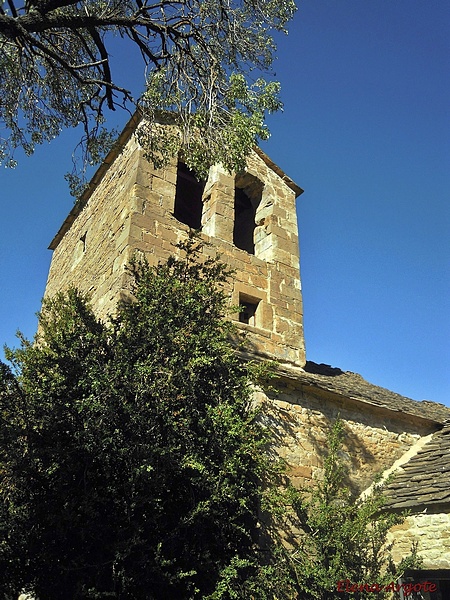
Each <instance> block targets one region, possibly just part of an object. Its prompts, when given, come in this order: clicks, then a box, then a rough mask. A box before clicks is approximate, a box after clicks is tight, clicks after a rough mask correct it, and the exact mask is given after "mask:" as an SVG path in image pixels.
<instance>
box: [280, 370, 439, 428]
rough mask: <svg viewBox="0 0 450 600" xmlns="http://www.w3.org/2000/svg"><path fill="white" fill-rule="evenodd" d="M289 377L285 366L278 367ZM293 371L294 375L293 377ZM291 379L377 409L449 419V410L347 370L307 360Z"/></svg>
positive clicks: (432, 419) (437, 420)
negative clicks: (388, 388) (379, 384)
mask: <svg viewBox="0 0 450 600" xmlns="http://www.w3.org/2000/svg"><path fill="white" fill-rule="evenodd" d="M284 370H285V371H286V375H287V376H289V374H288V373H289V371H290V369H289V367H286V369H283V368H281V369H280V372H281V373H283V371H284ZM294 371H295V374H294ZM290 376H291V377H292V378H294V377H295V378H296V379H297V380H298V381H299V382H300V383H301V384H302V385H304V386H308V387H312V388H317V389H319V390H324V391H327V392H330V393H333V394H338V395H340V396H345V397H346V398H351V399H352V400H356V401H358V402H364V403H366V404H371V405H374V406H379V407H381V408H385V409H387V410H390V411H393V412H397V413H405V414H408V415H413V416H415V417H419V418H421V419H426V420H429V421H433V422H435V423H437V424H443V423H444V422H445V421H446V420H447V419H450V407H448V406H445V405H444V404H439V403H437V402H430V401H428V400H421V401H417V400H411V398H406V397H405V396H401V395H400V394H396V393H395V392H391V391H390V390H387V389H386V388H383V387H380V386H377V385H373V384H372V383H369V382H368V381H366V380H365V379H364V378H363V377H361V375H358V374H357V373H352V372H350V371H341V369H338V368H335V367H330V366H329V365H324V364H317V363H314V362H311V361H308V362H307V363H306V365H305V367H304V369H292V375H290Z"/></svg>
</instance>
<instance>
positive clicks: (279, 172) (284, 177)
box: [254, 146, 304, 198]
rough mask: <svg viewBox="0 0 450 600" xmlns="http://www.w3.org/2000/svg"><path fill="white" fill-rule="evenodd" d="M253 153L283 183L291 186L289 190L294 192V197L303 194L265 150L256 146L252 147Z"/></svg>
mask: <svg viewBox="0 0 450 600" xmlns="http://www.w3.org/2000/svg"><path fill="white" fill-rule="evenodd" d="M254 150H255V153H256V154H257V155H258V156H259V157H260V158H261V159H262V160H263V161H264V162H265V163H266V165H267V166H268V167H269V169H272V171H273V172H274V173H276V174H277V175H278V177H279V178H280V179H282V180H283V181H284V183H285V184H286V185H287V186H288V187H290V188H291V190H292V191H293V192H294V193H295V197H296V198H298V197H299V196H300V195H301V194H303V192H304V190H302V188H301V187H300V186H298V185H297V184H296V183H295V181H293V180H292V179H291V178H290V177H289V176H288V175H286V173H285V172H284V171H283V170H282V169H280V167H279V166H278V165H277V164H275V163H274V162H273V160H272V159H271V158H269V157H268V156H267V154H266V153H265V152H263V151H262V150H261V148H259V147H258V146H256V147H255V148H254Z"/></svg>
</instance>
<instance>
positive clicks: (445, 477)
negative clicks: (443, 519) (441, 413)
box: [386, 422, 450, 511]
mask: <svg viewBox="0 0 450 600" xmlns="http://www.w3.org/2000/svg"><path fill="white" fill-rule="evenodd" d="M386 497H387V503H386V507H387V508H389V509H408V510H412V511H414V510H416V511H417V510H422V509H423V507H434V508H437V507H438V506H442V505H447V509H448V507H449V505H450V422H447V423H445V425H444V427H443V428H442V429H441V430H440V431H437V432H436V433H435V434H433V437H432V438H431V440H430V441H429V442H428V443H427V444H425V446H423V448H422V449H421V450H419V451H418V453H417V454H416V455H415V456H413V458H411V460H409V461H408V462H407V463H406V464H404V465H403V466H402V467H400V468H399V469H398V471H396V473H395V475H394V479H393V480H392V482H391V483H389V484H388V485H387V486H386Z"/></svg>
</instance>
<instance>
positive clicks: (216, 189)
mask: <svg viewBox="0 0 450 600" xmlns="http://www.w3.org/2000/svg"><path fill="white" fill-rule="evenodd" d="M177 173H178V166H177V163H176V162H174V163H173V164H171V165H169V167H167V168H165V169H160V170H155V169H153V168H152V166H151V165H150V164H149V163H148V162H147V161H145V159H144V158H143V153H142V150H141V148H140V147H139V145H138V144H137V142H136V140H135V138H134V136H133V127H132V126H130V127H129V128H128V129H126V130H125V132H124V134H123V135H122V136H121V144H119V145H118V147H117V148H116V149H115V151H114V152H113V153H111V154H110V155H109V156H108V157H107V160H106V162H105V164H104V165H102V167H101V168H100V169H99V171H98V172H97V173H96V175H95V176H94V179H93V182H92V184H91V186H90V188H89V191H88V193H86V195H85V197H84V199H83V205H82V206H83V207H82V208H81V207H80V206H78V207H77V208H74V209H73V210H72V211H71V213H70V214H69V216H68V218H67V219H66V221H65V223H64V224H63V226H62V227H61V229H60V231H59V232H58V234H57V236H56V237H55V239H54V240H53V242H52V244H51V248H52V249H53V251H54V253H53V259H52V263H51V267H50V273H49V277H48V282H47V288H46V296H52V295H53V294H55V293H56V292H58V291H60V290H64V289H66V288H67V287H68V286H70V285H76V286H77V287H78V288H80V289H82V290H83V291H85V292H89V293H90V294H91V296H92V304H93V307H94V309H95V310H96V312H97V314H98V315H99V316H100V317H102V318H105V317H106V316H107V315H108V314H110V313H112V312H114V309H115V306H116V303H117V301H118V299H119V298H121V297H124V296H126V294H127V293H128V292H127V291H128V289H129V280H128V276H127V274H126V271H125V267H126V265H127V264H128V262H129V260H130V258H131V257H132V256H133V255H134V254H137V255H138V256H145V257H146V258H147V260H148V261H149V263H150V264H152V265H154V264H157V263H158V262H159V261H164V260H166V259H167V258H168V257H169V255H171V254H174V253H176V248H175V245H176V243H177V242H179V241H180V240H182V239H186V236H187V234H188V231H189V227H188V226H187V225H185V224H184V223H181V222H180V221H179V220H177V219H176V218H175V216H174V214H175V206H174V205H175V194H176V189H177V181H178V180H177ZM239 186H240V187H239ZM235 187H237V188H238V189H240V190H241V191H242V190H244V192H245V193H247V192H248V194H249V196H248V202H249V203H250V204H251V207H252V209H254V221H255V224H256V227H255V231H254V234H253V243H254V254H253V253H251V252H250V251H245V250H242V249H240V248H239V247H237V245H236V243H237V242H236V240H235V238H234V231H235V226H236V223H238V219H239V215H238V211H237V209H236V210H235V203H234V198H235ZM301 191H302V190H301V189H300V188H299V187H298V186H296V184H295V183H294V182H293V181H292V180H290V179H289V177H287V176H286V175H285V174H284V173H283V172H282V171H281V169H279V167H277V166H276V165H274V163H273V162H272V161H270V159H269V158H268V157H267V156H266V155H265V154H264V153H262V152H261V151H260V150H258V149H256V150H255V152H254V153H253V154H252V155H251V156H250V157H249V160H248V169H247V171H246V172H245V173H243V174H239V175H238V176H237V177H235V176H234V175H231V174H229V173H227V172H225V171H224V169H223V168H222V167H220V166H215V167H212V168H211V170H210V174H209V178H208V181H207V182H206V185H205V188H204V193H203V198H202V199H201V200H202V207H203V212H202V234H201V235H202V238H203V239H204V240H205V241H206V242H207V243H208V244H209V245H205V246H204V247H203V249H202V256H203V257H205V258H206V257H210V256H214V255H215V254H216V253H217V252H219V253H220V255H221V257H222V260H223V261H224V262H225V263H226V264H227V265H228V266H229V267H230V268H232V269H234V271H235V273H234V276H233V279H232V280H230V281H229V282H228V283H227V284H226V286H225V291H226V293H227V294H228V295H229V296H230V303H231V305H234V306H236V305H238V304H239V303H242V302H245V303H248V304H249V305H250V306H252V307H253V313H254V314H253V315H252V317H251V320H250V319H249V320H248V322H246V323H240V322H239V316H238V315H237V314H236V315H235V317H234V318H235V321H236V323H237V326H238V333H237V337H238V338H239V341H241V340H242V336H245V340H246V347H247V356H246V357H244V358H247V357H250V358H258V357H259V358H261V357H262V358H270V359H275V360H276V361H277V363H278V367H277V377H276V380H275V381H274V382H273V383H272V385H273V386H274V388H275V390H276V391H270V392H268V393H263V392H262V391H257V392H255V402H256V401H257V402H259V403H262V404H263V405H264V412H263V416H262V422H263V424H264V425H265V426H266V427H268V428H270V430H271V431H272V433H273V434H274V439H275V443H274V446H273V451H274V452H276V453H277V454H278V455H279V456H281V457H282V458H284V459H285V460H286V463H287V465H288V473H289V475H290V477H291V479H292V482H293V483H294V485H296V486H298V487H301V486H303V485H306V486H307V485H310V484H311V482H312V481H313V480H314V479H316V478H318V477H320V476H321V470H322V466H323V459H324V456H325V452H326V440H327V432H328V430H329V428H330V426H331V424H332V423H333V421H334V420H335V419H336V418H338V417H339V418H341V419H342V420H343V423H344V428H345V431H346V434H347V435H346V441H345V446H344V448H343V458H344V460H345V461H346V463H347V465H348V466H349V469H350V474H351V480H350V481H349V482H348V484H349V485H350V486H351V487H352V488H353V489H354V490H355V491H357V492H361V491H362V490H365V489H366V488H368V487H369V486H370V484H371V483H372V482H373V480H374V476H375V474H377V473H379V472H383V471H385V470H386V469H389V468H390V467H391V466H392V465H393V463H394V462H395V461H397V460H398V459H401V458H402V457H403V456H404V455H405V453H406V452H410V453H411V452H413V451H414V452H415V451H416V449H417V447H418V446H419V445H420V444H421V443H422V444H424V441H422V438H423V436H427V435H430V434H432V433H433V432H435V431H436V430H437V429H439V428H441V427H442V424H443V423H444V421H445V420H446V419H450V409H448V408H447V407H445V406H442V405H438V404H435V403H432V402H415V401H413V400H410V399H409V398H405V397H403V396H400V395H399V394H395V393H393V392H390V391H389V390H386V389H384V388H380V387H378V386H373V385H371V384H370V383H368V382H367V381H365V380H364V379H363V378H362V377H361V376H359V375H356V374H354V373H350V372H343V371H341V370H340V369H336V368H331V367H328V366H327V365H317V364H315V363H311V362H305V349H304V341H303V305H302V296H301V283H300V273H299V258H298V234H297V221H296V210H295V198H296V196H297V195H299V194H300V193H301ZM199 201H200V198H199ZM250 204H249V206H250ZM200 208H201V206H200ZM252 218H253V217H252ZM238 224H239V223H238ZM235 242H236V243H235ZM449 448H450V431H449V430H448V428H444V429H443V430H442V432H439V433H436V434H435V435H434V436H433V437H432V439H431V441H430V443H429V444H427V445H425V446H424V447H423V448H422V449H421V450H419V451H418V452H417V454H416V457H415V458H414V459H411V460H409V462H408V463H405V465H403V467H402V470H400V471H399V473H398V475H397V477H396V478H395V479H394V481H393V483H392V484H391V487H390V488H389V493H390V507H391V508H393V509H397V508H399V509H401V508H404V507H411V508H412V509H414V510H417V507H418V506H419V505H420V506H421V507H428V506H431V505H433V509H434V512H435V513H436V514H433V515H425V514H419V515H415V516H411V517H410V518H409V520H408V522H407V526H405V527H401V528H398V529H396V530H394V531H393V533H392V535H393V536H394V538H395V539H396V540H399V550H398V552H399V556H400V555H401V554H402V553H403V554H405V553H409V550H410V545H411V540H412V539H415V536H416V537H417V536H418V538H419V539H420V540H421V544H422V546H423V548H425V547H426V545H427V544H428V545H429V552H428V554H427V560H428V563H427V564H429V565H434V567H435V568H437V566H442V568H444V567H448V566H449V563H448V561H449V553H450V548H449V543H450V542H449V540H450V535H449V530H448V526H449V521H448V519H449V517H448V515H447V514H444V511H445V512H448V507H449V503H450V491H449V490H450V478H449V474H450V461H449V460H448V459H449ZM439 512H442V514H439ZM293 533H294V535H295V532H293ZM435 541H436V543H435ZM439 548H441V549H443V554H442V556H441V557H439V556H438V555H437V553H438V549H439ZM433 561H434V562H433ZM430 568H431V567H430Z"/></svg>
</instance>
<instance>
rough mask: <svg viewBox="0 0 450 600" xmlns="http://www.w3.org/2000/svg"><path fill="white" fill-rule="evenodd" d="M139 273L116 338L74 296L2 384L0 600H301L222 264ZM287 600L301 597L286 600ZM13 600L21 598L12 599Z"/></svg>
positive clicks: (114, 328)
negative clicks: (291, 576)
mask: <svg viewBox="0 0 450 600" xmlns="http://www.w3.org/2000/svg"><path fill="white" fill-rule="evenodd" d="M185 248H186V250H187V252H188V254H187V258H186V260H175V259H171V260H169V262H168V263H167V264H164V265H160V266H158V267H156V268H149V267H148V266H147V265H145V264H139V263H134V264H133V265H132V268H131V269H132V274H133V276H134V280H135V284H134V288H133V295H134V301H133V302H128V303H122V304H121V305H120V307H119V311H118V314H117V316H116V317H115V318H114V319H113V320H112V321H111V322H110V323H109V324H108V326H106V325H105V324H103V323H101V322H100V321H98V320H97V318H96V317H95V316H94V314H93V313H92V311H91V309H90V308H89V304H88V303H87V301H86V299H85V298H84V297H83V296H82V295H80V293H78V292H77V291H75V290H70V291H69V292H68V294H67V295H65V296H63V295H59V296H57V297H55V298H54V299H53V300H50V301H48V302H46V303H45V304H44V308H43V310H42V313H41V315H40V333H39V335H38V337H37V343H35V344H30V343H28V342H26V341H25V340H24V341H23V343H22V347H21V348H19V349H17V350H14V351H11V350H10V351H9V352H8V357H9V359H10V361H12V363H13V365H14V367H15V369H16V371H17V373H13V371H11V370H10V369H9V368H8V367H7V366H6V365H4V364H1V363H0V366H1V371H0V418H1V428H0V573H1V577H0V598H3V599H9V598H11V597H17V593H18V592H19V591H20V590H27V591H28V590H30V591H32V592H33V593H34V594H35V595H36V596H37V597H39V598H40V599H41V600H53V599H54V600H61V598H71V599H74V600H76V599H86V600H87V599H94V598H95V599H97V598H117V599H118V598H120V599H127V598H129V599H133V600H139V599H140V598H141V599H145V600H149V599H151V598H155V599H158V600H159V599H161V598H178V599H180V600H182V599H187V598H209V599H211V600H219V599H227V600H228V599H232V598H242V599H244V598H245V599H249V598H252V597H253V598H255V599H269V598H275V597H277V598H279V599H282V598H285V599H288V598H292V597H293V595H292V594H293V593H292V594H291V592H292V588H290V586H289V585H288V583H287V581H288V579H287V575H286V573H284V572H283V569H282V568H281V563H280V561H279V559H278V553H280V552H281V548H280V547H279V545H278V543H277V541H276V534H275V532H274V530H272V529H271V526H269V524H268V521H267V519H264V518H263V515H264V514H265V512H266V511H269V512H270V499H269V496H270V493H269V492H270V490H271V489H272V491H273V485H272V484H271V481H273V477H275V475H276V473H275V470H274V466H273V464H272V463H271V462H270V461H269V460H268V458H267V455H266V453H265V451H264V449H265V445H266V443H267V438H266V434H265V433H264V430H263V429H262V427H261V426H259V425H258V424H257V422H256V420H255V417H256V414H255V412H254V411H253V410H252V409H251V395H252V385H253V383H254V382H255V381H257V380H258V378H259V377H260V376H261V371H260V367H256V366H252V365H251V364H243V363H242V361H241V360H240V359H239V358H238V356H237V355H236V353H235V352H234V351H233V349H232V347H231V345H230V343H229V341H228V334H229V332H230V327H231V325H230V322H229V321H228V320H227V319H226V305H227V302H226V298H225V296H224V294H223V292H222V291H221V287H220V286H221V283H222V282H223V280H224V278H225V277H226V271H225V268H224V266H223V265H221V264H220V263H217V262H216V261H215V260H207V261H206V262H204V263H202V264H199V263H198V261H196V260H194V258H193V256H194V255H193V254H192V242H188V244H187V246H185ZM289 590H291V591H289ZM14 594H16V596H14Z"/></svg>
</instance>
